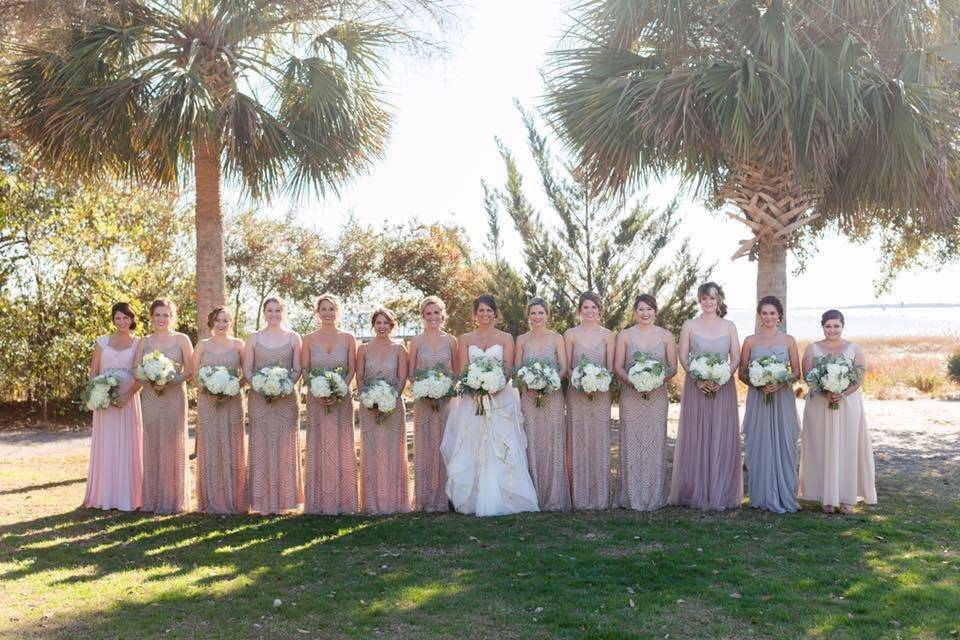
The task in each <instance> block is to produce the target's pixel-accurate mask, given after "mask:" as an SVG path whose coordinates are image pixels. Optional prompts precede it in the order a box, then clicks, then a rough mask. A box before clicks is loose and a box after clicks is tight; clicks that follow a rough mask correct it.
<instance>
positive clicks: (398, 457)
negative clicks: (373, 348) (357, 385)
mask: <svg viewBox="0 0 960 640" xmlns="http://www.w3.org/2000/svg"><path fill="white" fill-rule="evenodd" d="M400 357H401V356H400V347H399V346H397V345H394V346H393V349H391V353H390V355H388V356H387V357H386V358H383V359H375V358H372V357H370V353H369V351H368V352H367V354H366V358H365V359H364V363H363V369H364V370H363V379H364V380H366V381H367V382H369V381H371V380H374V379H376V378H382V379H384V380H386V381H387V382H389V383H390V384H393V385H396V384H397V362H398V358H400ZM408 473H409V472H408V467H407V429H406V407H405V406H404V402H403V396H398V397H397V406H396V409H394V410H393V411H391V412H390V413H388V414H387V415H386V416H385V417H384V419H383V423H382V424H377V412H376V411H374V410H370V409H367V408H366V407H363V406H362V405H361V407H360V495H361V500H362V507H363V511H364V512H366V513H372V514H385V513H406V512H408V511H410V487H409V475H408Z"/></svg>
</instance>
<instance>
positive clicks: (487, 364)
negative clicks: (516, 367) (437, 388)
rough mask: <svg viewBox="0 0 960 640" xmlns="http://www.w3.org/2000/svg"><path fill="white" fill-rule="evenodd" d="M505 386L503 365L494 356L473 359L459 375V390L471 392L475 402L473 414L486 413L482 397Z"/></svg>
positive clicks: (505, 379)
mask: <svg viewBox="0 0 960 640" xmlns="http://www.w3.org/2000/svg"><path fill="white" fill-rule="evenodd" d="M505 386H507V376H505V375H504V373H503V365H502V364H501V363H500V361H499V360H497V359H496V358H491V357H489V356H481V357H479V358H477V359H475V360H473V361H472V362H471V363H470V364H469V365H468V366H467V370H466V371H464V372H463V375H462V376H460V392H461V393H463V392H464V391H469V392H470V393H472V394H473V399H474V402H476V404H477V410H476V412H475V415H478V416H482V415H485V414H486V413H487V410H486V408H484V405H483V399H484V398H485V397H488V396H491V395H493V394H494V393H496V392H497V391H500V389H503V388H504V387H505Z"/></svg>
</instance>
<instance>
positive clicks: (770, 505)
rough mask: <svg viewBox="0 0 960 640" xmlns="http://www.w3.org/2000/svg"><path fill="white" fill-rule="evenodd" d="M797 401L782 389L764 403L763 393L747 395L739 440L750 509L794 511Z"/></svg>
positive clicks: (790, 390) (797, 430)
mask: <svg viewBox="0 0 960 640" xmlns="http://www.w3.org/2000/svg"><path fill="white" fill-rule="evenodd" d="M799 431H800V425H799V424H798V421H797V401H796V398H795V397H794V395H793V388H792V387H790V386H789V385H787V386H785V387H783V388H782V389H780V390H779V391H777V392H776V393H775V394H773V395H772V396H771V398H770V402H766V401H765V400H764V398H763V392H762V391H758V390H757V389H752V388H751V389H750V390H749V391H747V407H746V411H745V413H744V416H743V438H744V441H745V444H746V449H747V486H748V488H749V493H750V506H751V507H756V508H758V509H766V510H767V511H772V512H774V513H786V512H793V511H797V510H798V509H799V508H800V507H799V505H798V504H797V436H798V435H799Z"/></svg>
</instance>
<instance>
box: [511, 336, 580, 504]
mask: <svg viewBox="0 0 960 640" xmlns="http://www.w3.org/2000/svg"><path fill="white" fill-rule="evenodd" d="M524 359H525V360H541V361H545V362H550V363H551V364H552V365H553V366H554V367H557V368H559V366H560V365H559V361H558V359H557V348H556V346H555V345H554V344H553V343H552V342H551V344H548V345H546V346H541V347H537V346H534V345H532V344H529V343H528V344H527V346H526V348H525V350H524ZM520 406H521V410H522V412H523V429H524V431H525V432H526V435H527V463H528V464H529V465H530V476H531V478H532V479H533V486H535V487H536V489H537V500H538V501H539V503H540V510H541V511H569V510H570V479H569V478H568V477H567V464H566V454H565V451H566V436H567V424H566V420H565V416H564V403H563V393H562V392H561V391H559V390H558V391H555V392H553V393H549V394H547V395H546V396H544V398H543V406H542V407H539V408H538V407H537V406H536V397H534V396H531V395H528V394H521V396H520Z"/></svg>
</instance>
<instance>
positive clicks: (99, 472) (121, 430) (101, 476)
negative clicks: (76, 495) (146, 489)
mask: <svg viewBox="0 0 960 640" xmlns="http://www.w3.org/2000/svg"><path fill="white" fill-rule="evenodd" d="M109 340H110V338H109V337H108V336H102V337H100V338H98V339H97V344H98V345H99V346H100V349H101V354H100V373H109V374H112V375H115V376H117V378H118V379H119V380H120V392H121V393H125V392H126V391H127V390H129V389H130V387H131V386H133V382H134V380H133V359H134V356H135V353H136V350H137V339H136V338H134V340H133V344H131V345H130V346H129V347H127V348H126V349H121V350H119V351H118V350H116V349H114V348H113V347H111V346H110V343H109ZM142 439H143V426H142V423H141V421H140V397H139V395H138V394H136V395H134V396H133V397H132V398H130V401H129V402H127V403H126V404H125V405H123V406H122V407H107V408H106V409H97V410H96V411H94V412H93V436H92V439H91V442H90V466H89V468H88V469H87V491H86V494H85V495H84V496H83V506H84V507H89V508H94V509H119V510H120V511H135V510H136V509H139V508H140V505H141V503H142V496H143V493H142V486H143V449H142V444H141V442H142Z"/></svg>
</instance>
